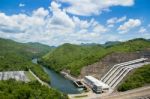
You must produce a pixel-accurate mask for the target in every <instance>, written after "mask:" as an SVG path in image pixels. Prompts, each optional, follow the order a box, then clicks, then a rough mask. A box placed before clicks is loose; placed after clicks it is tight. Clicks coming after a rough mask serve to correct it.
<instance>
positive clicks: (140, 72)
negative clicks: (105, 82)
mask: <svg viewBox="0 0 150 99" xmlns="http://www.w3.org/2000/svg"><path fill="white" fill-rule="evenodd" d="M146 84H150V65H145V66H143V67H141V68H138V69H136V71H135V72H134V73H133V74H132V75H131V76H129V77H128V78H127V79H126V80H125V81H124V82H123V83H122V84H121V85H120V86H119V87H118V91H126V90H130V89H134V88H138V87H142V86H144V85H146Z"/></svg>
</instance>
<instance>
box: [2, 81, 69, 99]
mask: <svg viewBox="0 0 150 99" xmlns="http://www.w3.org/2000/svg"><path fill="white" fill-rule="evenodd" d="M0 99H68V97H67V96H66V95H64V94H62V93H60V92H58V91H56V90H53V89H50V88H48V87H46V86H42V85H40V84H39V83H38V82H30V83H24V82H18V81H14V80H9V81H0Z"/></svg>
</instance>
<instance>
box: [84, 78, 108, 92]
mask: <svg viewBox="0 0 150 99" xmlns="http://www.w3.org/2000/svg"><path fill="white" fill-rule="evenodd" d="M84 82H85V83H86V84H87V85H89V86H90V87H91V88H92V90H93V91H94V92H96V93H102V92H107V91H109V86H108V85H107V84H105V83H103V82H101V81H100V80H98V79H96V78H94V77H92V76H85V78H84Z"/></svg>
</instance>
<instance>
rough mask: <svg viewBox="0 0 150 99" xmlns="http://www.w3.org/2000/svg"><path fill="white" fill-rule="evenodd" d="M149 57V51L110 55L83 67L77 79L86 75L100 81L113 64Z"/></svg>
mask: <svg viewBox="0 0 150 99" xmlns="http://www.w3.org/2000/svg"><path fill="white" fill-rule="evenodd" d="M149 56H150V49H147V50H146V51H141V52H130V53H112V54H110V55H107V56H106V57H104V58H103V59H102V60H100V61H99V62H96V63H94V64H92V65H88V66H85V67H83V68H82V70H81V75H80V76H79V78H83V77H84V76H86V75H93V76H94V77H96V78H98V79H100V78H101V77H102V76H103V75H104V74H105V73H106V72H107V71H108V70H109V69H110V68H111V67H112V66H113V65H114V64H117V63H121V62H126V61H130V60H134V59H137V58H141V57H149Z"/></svg>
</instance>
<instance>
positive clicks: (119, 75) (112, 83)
mask: <svg viewBox="0 0 150 99" xmlns="http://www.w3.org/2000/svg"><path fill="white" fill-rule="evenodd" d="M146 60H147V58H140V59H136V60H132V61H128V62H124V63H120V64H116V65H114V66H113V67H112V68H111V69H110V70H109V71H108V72H107V73H106V75H104V76H103V77H102V78H101V81H102V82H103V83H105V84H107V85H108V86H109V87H111V88H112V89H114V88H115V87H116V86H117V85H118V84H119V82H120V81H121V80H122V79H123V78H124V77H125V76H126V75H127V74H128V73H129V72H130V71H131V70H132V69H135V68H139V67H141V66H143V65H146V64H150V62H146Z"/></svg>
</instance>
